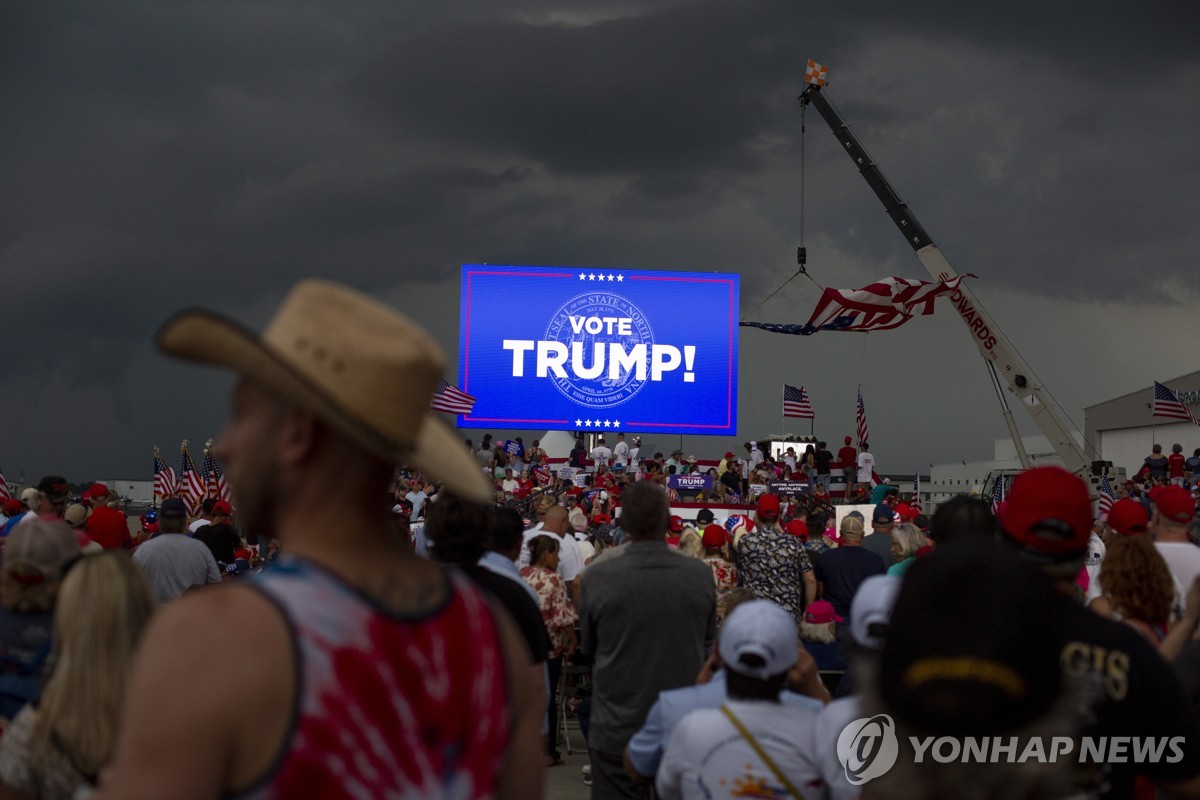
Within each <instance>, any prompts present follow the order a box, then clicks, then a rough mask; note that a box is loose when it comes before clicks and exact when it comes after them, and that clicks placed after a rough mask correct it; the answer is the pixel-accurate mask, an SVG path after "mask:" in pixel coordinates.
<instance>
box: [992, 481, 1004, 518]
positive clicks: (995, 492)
mask: <svg viewBox="0 0 1200 800" xmlns="http://www.w3.org/2000/svg"><path fill="white" fill-rule="evenodd" d="M1003 502H1004V476H1003V475H997V476H996V485H995V486H994V487H993V488H992V513H993V514H997V513H999V512H1000V504H1001V503H1003Z"/></svg>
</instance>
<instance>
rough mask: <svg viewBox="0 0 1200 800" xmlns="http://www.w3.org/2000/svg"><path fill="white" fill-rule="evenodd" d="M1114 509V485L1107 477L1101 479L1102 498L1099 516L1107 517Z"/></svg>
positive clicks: (1100, 499)
mask: <svg viewBox="0 0 1200 800" xmlns="http://www.w3.org/2000/svg"><path fill="white" fill-rule="evenodd" d="M1112 507H1113V490H1112V484H1111V483H1109V482H1108V476H1107V475H1105V476H1104V477H1103V478H1101V479H1100V498H1099V506H1098V509H1099V510H1098V512H1097V514H1098V516H1101V517H1107V516H1108V512H1109V511H1112Z"/></svg>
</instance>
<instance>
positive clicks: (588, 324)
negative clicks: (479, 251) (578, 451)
mask: <svg viewBox="0 0 1200 800" xmlns="http://www.w3.org/2000/svg"><path fill="white" fill-rule="evenodd" d="M738 288H739V285H738V276H737V275H734V274H729V273H717V272H658V271H651V270H637V269H603V270H598V269H591V268H588V269H573V268H568V267H495V266H487V265H480V264H465V265H463V268H462V298H461V303H462V308H461V315H460V328H459V349H458V353H459V355H458V375H459V386H460V388H461V389H462V390H463V391H464V392H466V393H467V394H470V395H472V396H474V397H475V398H476V402H475V407H474V409H473V410H472V412H471V413H470V414H460V415H459V417H458V424H459V426H460V427H464V428H492V427H503V428H517V429H521V428H530V429H549V430H588V429H591V430H599V431H601V432H610V433H614V434H615V433H617V432H619V431H623V430H631V431H656V430H657V431H664V432H669V433H672V434H681V433H692V434H711V435H723V436H729V435H734V434H736V433H737V352H738V350H737V348H738V337H737V312H738V302H739V297H738Z"/></svg>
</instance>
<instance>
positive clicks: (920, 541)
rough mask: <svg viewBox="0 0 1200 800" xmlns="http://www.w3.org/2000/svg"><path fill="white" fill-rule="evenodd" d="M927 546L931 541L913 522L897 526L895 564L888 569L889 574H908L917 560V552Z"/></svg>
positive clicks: (893, 547) (893, 537)
mask: <svg viewBox="0 0 1200 800" xmlns="http://www.w3.org/2000/svg"><path fill="white" fill-rule="evenodd" d="M927 544H929V540H928V539H926V538H925V534H924V533H922V532H921V529H920V528H918V527H917V526H916V525H913V524H912V523H911V522H905V523H902V524H900V525H897V526H896V529H895V530H893V531H892V561H893V562H894V563H893V564H892V565H891V566H890V567H888V571H887V574H888V575H903V574H904V573H906V572H908V568H909V567H911V566H912V565H913V562H914V561H916V560H917V551H918V550H920V549H921V548H922V547H924V546H925V545H927Z"/></svg>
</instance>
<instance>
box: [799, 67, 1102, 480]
mask: <svg viewBox="0 0 1200 800" xmlns="http://www.w3.org/2000/svg"><path fill="white" fill-rule="evenodd" d="M800 102H801V103H803V104H805V105H809V104H811V105H813V106H814V107H815V108H816V109H817V111H818V112H819V113H820V115H821V117H822V119H824V120H825V122H826V124H828V125H829V127H830V129H831V130H832V131H833V134H834V136H836V137H837V140H838V141H839V142H841V144H842V146H843V147H844V148H845V149H846V155H848V156H850V160H851V161H853V162H854V164H855V166H857V167H858V171H859V173H860V174H861V175H862V176H863V179H864V180H866V182H867V185H868V186H870V187H871V190H872V191H874V192H875V196H876V197H878V198H879V200H880V201H881V202H882V203H883V207H884V209H885V210H886V211H887V215H888V216H889V217H891V219H892V222H894V223H895V224H896V227H897V228H899V229H900V233H901V234H902V235H903V236H904V239H905V241H907V242H908V244H909V246H910V247H912V249H913V251H914V252H915V253H916V256H917V258H918V259H919V260H920V262H921V263H922V264H923V265H924V266H925V269H926V270H928V271H929V274H930V275H932V276H933V277H934V279H936V280H948V279H950V278H954V277H957V276H958V273H957V272H955V270H954V267H952V266H950V262H949V261H948V260H947V259H946V257H945V256H944V255H943V254H942V251H941V250H939V249H938V246H937V245H936V244H934V243H933V240H932V239H931V238H930V237H929V234H928V233H927V232H926V231H925V228H924V227H923V226H922V225H921V223H920V222H919V221H918V220H917V218H916V215H914V214H913V212H912V209H910V208H909V207H908V204H907V203H905V202H904V201H903V200H902V199H901V198H900V195H899V194H897V193H896V190H895V189H893V188H892V185H891V184H890V183H888V179H887V178H886V177H885V176H884V174H883V171H882V170H881V169H880V168H879V165H878V164H876V163H875V161H874V160H873V159H872V158H871V157H870V156H869V155H868V154H867V151H866V148H864V147H863V146H862V143H861V142H859V140H858V137H856V136H855V135H854V133H853V131H851V130H850V126H849V125H848V124H846V121H845V120H844V119H842V116H841V114H839V113H838V111H837V109H836V108H834V106H833V104H832V103H831V102H830V101H829V98H828V97H826V96H825V93H824V92H822V91H821V87H820V86H818V85H816V84H809V85H808V86H807V87H805V89H804V93H803V94H801V95H800ZM949 299H950V303H951V305H953V306H954V310H955V311H956V312H957V313H958V315H959V317H961V318H962V321H963V322H964V323H966V326H967V330H969V331H970V332H971V336H972V339H973V340H974V342H975V345H976V346H977V347H978V348H979V352H980V353H981V354H982V355H983V358H984V360H985V361H986V362H987V363H988V366H989V369H990V370H991V371H992V373H993V375H994V376H996V377H997V378H998V379H999V380H1001V381H1003V382H1004V383H1005V384H1006V385H1007V387H1008V390H1009V391H1010V392H1012V393H1013V394H1014V395H1016V396H1017V398H1019V399H1020V401H1021V405H1022V406H1024V407H1025V410H1026V411H1028V412H1029V415H1030V416H1031V417H1032V418H1033V421H1034V423H1035V424H1036V425H1037V427H1038V430H1039V431H1041V432H1042V433H1043V434H1044V435H1045V436H1046V438H1047V439H1049V440H1050V444H1051V446H1052V447H1053V448H1054V450H1055V452H1057V453H1058V456H1059V458H1060V459H1062V462H1063V465H1064V466H1065V467H1066V468H1067V469H1068V470H1070V471H1071V472H1074V473H1076V474H1078V475H1080V476H1081V477H1085V478H1086V476H1087V474H1088V473H1089V472H1090V471H1091V469H1092V464H1093V462H1095V461H1097V459H1098V457H1097V454H1096V452H1095V448H1094V447H1093V446H1092V445H1091V444H1090V443H1089V442H1086V441H1084V443H1083V447H1080V446H1079V445H1078V444H1077V443H1076V441H1075V434H1077V433H1078V429H1077V428H1076V427H1075V425H1074V424H1073V423H1072V422H1071V421H1070V419H1068V418H1067V416H1066V414H1064V413H1063V411H1062V409H1060V408H1059V407H1058V404H1057V403H1056V402H1054V398H1053V397H1051V396H1050V394H1049V392H1048V391H1046V390H1045V388H1044V386H1043V385H1042V384H1041V382H1040V381H1039V380H1038V379H1037V376H1036V375H1035V374H1034V373H1033V370H1032V369H1031V368H1030V367H1029V365H1028V364H1027V363H1025V360H1024V359H1022V358H1021V356H1020V355H1018V354H1017V351H1016V350H1015V349H1014V348H1013V346H1012V344H1011V343H1010V342H1009V341H1008V337H1006V336H1005V335H1004V332H1003V331H1001V330H1000V326H999V325H997V324H996V321H995V320H994V319H992V317H991V315H990V314H988V313H987V312H986V311H985V310H984V309H983V307H982V306H981V305H980V304H979V301H978V300H976V299H975V295H974V293H972V292H971V290H970V289H969V288H968V287H967V284H966V282H965V281H964V282H960V283H959V284H958V288H957V289H955V290H954V292H953V293H952V294H951V295H950V296H949ZM1002 405H1003V406H1004V408H1005V411H1006V412H1007V403H1004V402H1003V398H1002ZM1009 422H1010V431H1012V432H1013V433H1014V443H1015V444H1016V446H1017V451H1018V453H1021V454H1023V453H1024V451H1023V448H1022V446H1021V442H1020V436H1019V435H1017V434H1016V433H1015V427H1014V426H1013V425H1012V424H1011V417H1010V418H1009ZM1024 460H1025V459H1022V461H1024Z"/></svg>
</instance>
